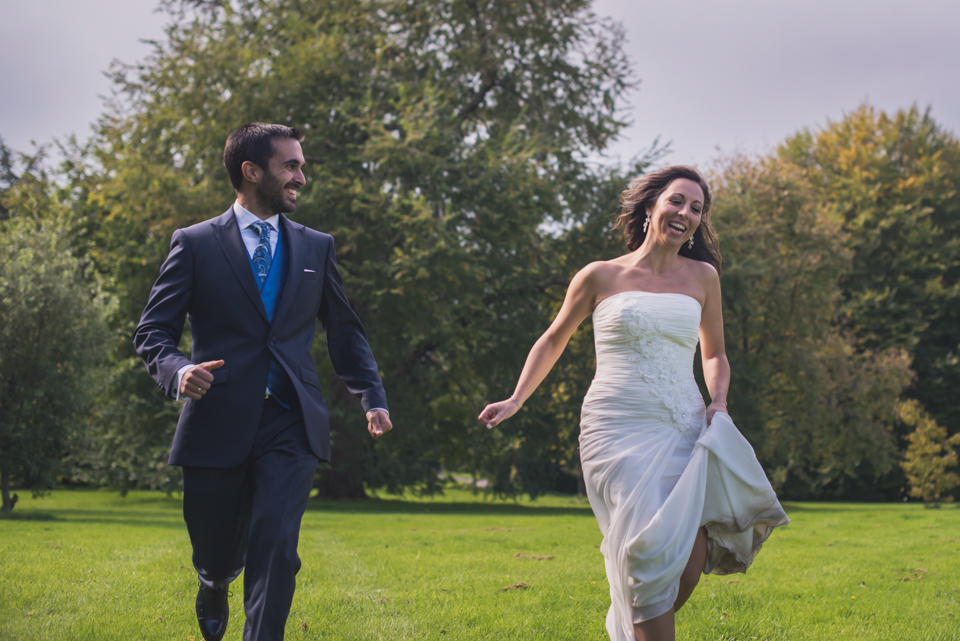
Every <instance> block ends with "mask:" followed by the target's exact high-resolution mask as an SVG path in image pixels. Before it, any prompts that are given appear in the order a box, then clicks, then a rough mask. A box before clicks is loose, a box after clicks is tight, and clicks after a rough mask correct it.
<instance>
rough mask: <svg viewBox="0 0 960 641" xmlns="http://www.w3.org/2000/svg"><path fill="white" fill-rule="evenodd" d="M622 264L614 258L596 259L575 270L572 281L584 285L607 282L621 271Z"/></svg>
mask: <svg viewBox="0 0 960 641" xmlns="http://www.w3.org/2000/svg"><path fill="white" fill-rule="evenodd" d="M623 269H624V266H623V265H621V264H619V263H618V262H617V259H614V260H597V261H594V262H592V263H590V264H588V265H587V266H586V267H584V268H583V269H581V270H580V271H579V272H577V275H576V276H575V277H574V281H579V282H580V283H582V284H584V285H590V286H594V287H595V286H596V285H599V284H601V283H607V282H609V281H610V280H611V279H612V278H615V277H616V276H618V275H619V274H621V273H622V272H623Z"/></svg>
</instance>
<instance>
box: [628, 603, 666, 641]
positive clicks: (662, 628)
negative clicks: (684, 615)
mask: <svg viewBox="0 0 960 641" xmlns="http://www.w3.org/2000/svg"><path fill="white" fill-rule="evenodd" d="M673 622H674V617H673V609H672V608H671V609H670V610H668V611H666V612H664V613H663V614H661V615H660V616H658V617H655V618H653V619H650V620H649V621H644V622H642V623H634V624H633V633H634V634H635V635H636V636H637V641H675V639H676V638H677V633H676V630H675V629H674V625H673Z"/></svg>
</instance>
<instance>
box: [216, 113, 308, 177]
mask: <svg viewBox="0 0 960 641" xmlns="http://www.w3.org/2000/svg"><path fill="white" fill-rule="evenodd" d="M274 138H293V139H294V140H296V141H297V142H300V141H302V140H303V129H301V128H300V127H288V126H286V125H272V124H270V123H266V122H248V123H247V124H245V125H243V126H242V127H239V128H237V129H235V130H234V131H233V133H231V134H230V135H229V136H227V144H226V146H224V148H223V165H224V167H226V168H227V174H228V175H229V176H230V182H231V183H233V188H234V189H235V190H236V191H240V185H241V184H243V170H242V169H241V167H242V166H243V163H244V162H245V161H247V160H249V161H250V162H252V163H253V164H255V165H257V166H258V167H260V168H261V169H263V170H264V171H266V170H267V168H268V167H269V165H270V156H272V155H273V139H274Z"/></svg>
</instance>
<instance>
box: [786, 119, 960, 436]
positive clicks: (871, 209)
mask: <svg viewBox="0 0 960 641" xmlns="http://www.w3.org/2000/svg"><path fill="white" fill-rule="evenodd" d="M778 155H779V158H780V159H782V161H783V162H787V163H790V164H792V165H794V166H796V167H797V168H798V169H799V171H800V172H801V174H802V175H803V176H804V179H805V181H806V182H807V183H808V185H809V187H810V189H812V190H813V191H814V193H815V194H816V200H817V202H818V203H819V205H820V206H822V207H823V208H824V209H825V211H826V215H827V217H829V219H830V220H831V221H832V222H833V224H834V225H836V226H837V227H839V228H840V229H841V230H843V232H844V233H843V241H842V244H843V246H844V247H845V248H846V249H847V250H848V251H849V252H851V263H850V268H849V269H847V270H845V272H844V274H843V276H842V278H841V281H840V286H841V300H842V305H841V309H840V310H839V314H838V316H837V319H836V322H837V323H839V324H841V325H842V326H844V327H845V328H847V329H848V331H849V332H850V334H851V335H853V336H855V337H856V338H857V340H858V341H859V345H858V349H860V350H864V351H867V350H886V349H890V348H901V349H906V350H907V351H908V353H909V356H910V365H911V367H912V368H913V369H914V371H915V372H916V374H917V376H916V379H915V381H914V384H913V386H912V387H911V388H910V390H909V395H910V396H912V397H913V398H916V399H917V400H919V401H920V402H921V403H922V404H923V405H924V407H926V408H927V409H928V410H929V411H930V413H931V414H932V415H933V417H934V418H935V419H936V420H937V421H938V422H939V423H940V424H942V425H946V426H948V427H949V429H950V430H951V431H956V430H957V429H958V428H960V403H958V401H957V394H956V390H957V389H958V388H960V336H958V331H957V328H958V327H960V193H958V189H960V140H958V139H957V138H956V136H955V135H953V134H952V133H950V132H949V131H946V130H944V129H943V128H941V127H940V126H939V125H938V124H937V123H936V122H935V121H934V120H933V119H932V118H931V117H930V114H929V112H925V113H921V112H920V111H919V110H918V109H917V108H916V107H913V108H912V109H909V110H905V111H899V112H897V113H896V114H894V115H892V116H890V115H887V114H886V113H884V112H882V111H877V110H874V109H873V108H871V107H868V106H862V107H860V108H859V109H857V110H856V111H854V112H852V113H850V114H848V115H847V116H846V117H845V118H843V119H842V120H840V121H838V122H834V123H830V124H829V125H828V126H826V127H825V128H823V129H822V130H820V131H816V132H810V131H806V132H803V133H801V134H798V135H797V136H794V137H793V138H791V139H789V140H787V141H786V142H785V143H784V144H783V145H782V146H781V148H780V150H779V154H778Z"/></svg>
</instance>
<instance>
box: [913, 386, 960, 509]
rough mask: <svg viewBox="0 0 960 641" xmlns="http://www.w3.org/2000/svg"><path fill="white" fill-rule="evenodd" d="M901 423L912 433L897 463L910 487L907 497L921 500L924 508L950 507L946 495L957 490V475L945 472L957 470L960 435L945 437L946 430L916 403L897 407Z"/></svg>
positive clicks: (958, 483)
mask: <svg viewBox="0 0 960 641" xmlns="http://www.w3.org/2000/svg"><path fill="white" fill-rule="evenodd" d="M899 414H900V419H901V420H902V421H903V422H904V423H905V424H906V425H908V426H910V427H912V428H914V431H913V432H912V433H911V434H910V435H909V436H908V437H907V438H908V440H909V441H910V445H909V447H907V451H906V454H905V455H904V460H903V461H902V462H901V463H900V466H901V467H902V468H903V471H904V472H905V473H906V475H907V481H909V483H910V496H912V497H914V498H918V499H921V500H923V502H924V505H926V506H931V505H932V506H933V507H936V508H938V507H940V503H951V502H953V497H952V496H950V495H949V492H950V491H951V490H953V489H954V488H956V487H957V486H960V475H957V473H956V472H948V471H947V468H951V467H956V465H957V453H956V451H954V449H953V448H954V447H958V446H960V434H954V435H953V436H951V437H949V438H948V437H947V430H946V429H944V428H943V427H940V426H939V425H937V422H936V421H935V420H933V418H931V416H930V415H929V414H927V412H926V411H925V410H924V409H923V407H922V406H921V405H920V403H918V402H917V401H916V400H913V399H911V400H908V401H905V402H903V403H901V404H900V407H899Z"/></svg>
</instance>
